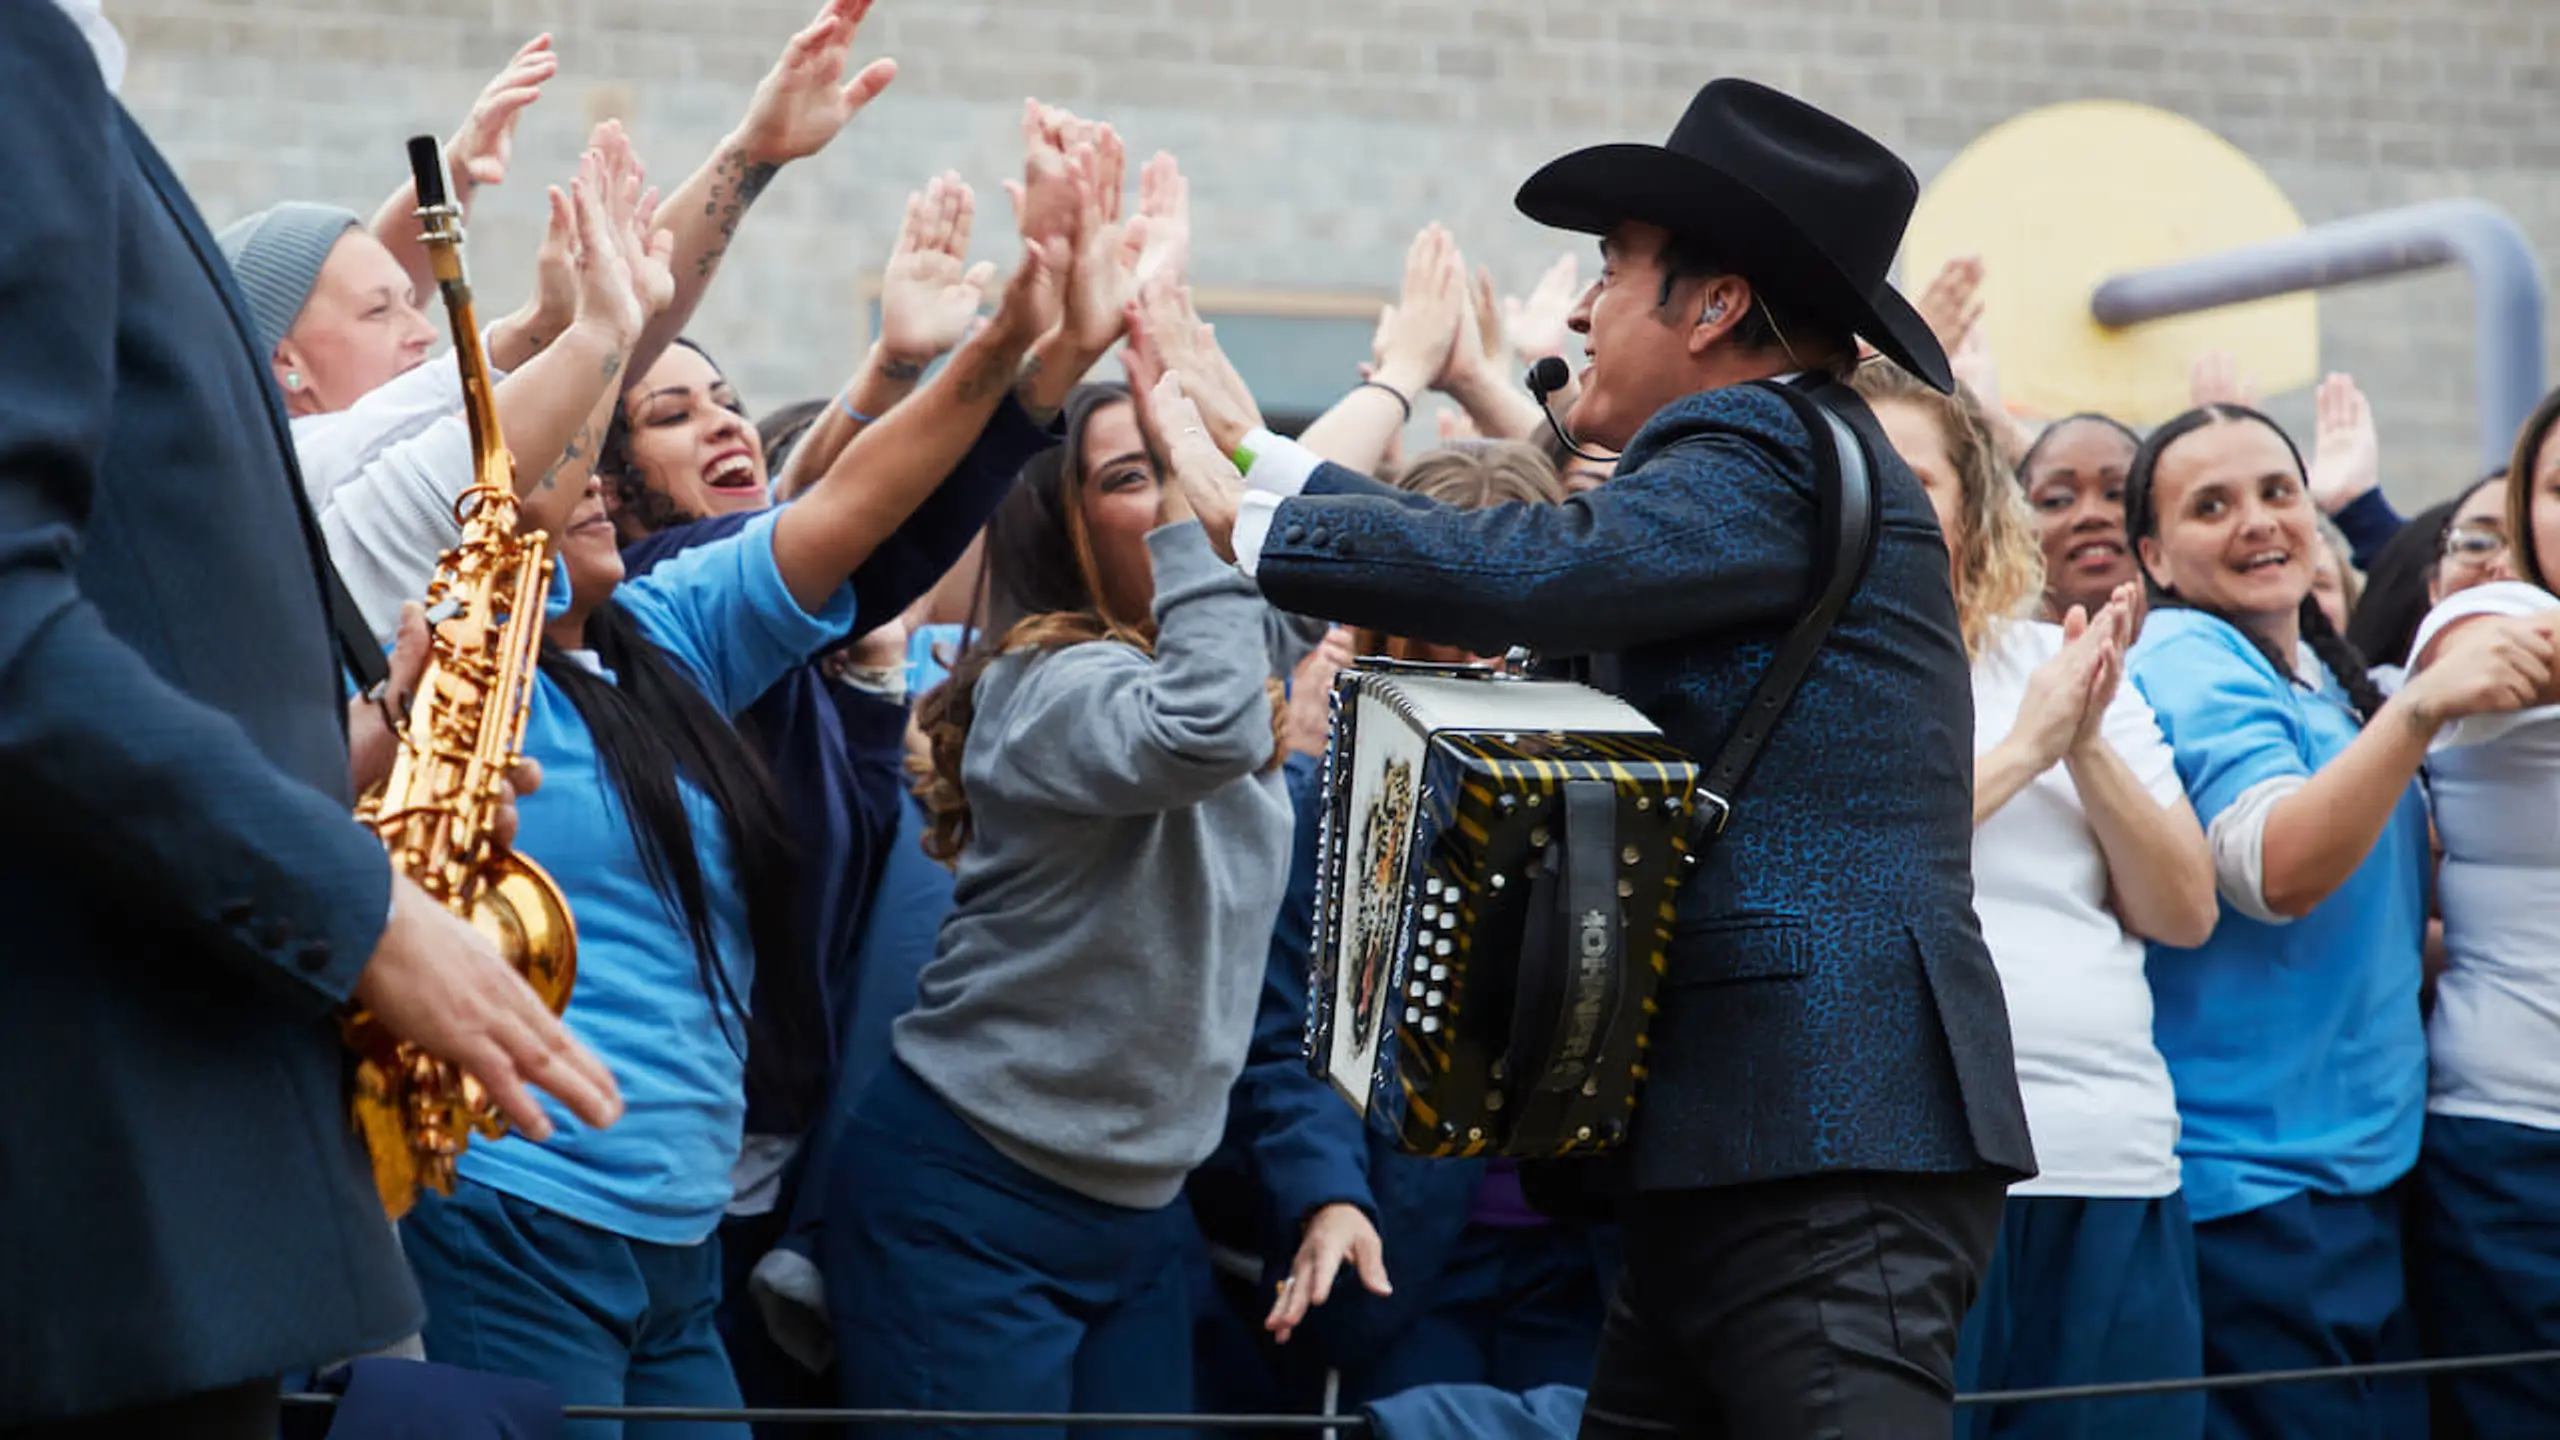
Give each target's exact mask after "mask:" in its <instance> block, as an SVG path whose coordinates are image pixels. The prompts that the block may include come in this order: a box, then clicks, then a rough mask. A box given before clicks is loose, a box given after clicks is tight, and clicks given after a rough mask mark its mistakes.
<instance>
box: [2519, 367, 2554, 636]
mask: <svg viewBox="0 0 2560 1440" xmlns="http://www.w3.org/2000/svg"><path fill="white" fill-rule="evenodd" d="M2555 428H2560V390H2554V391H2552V392H2551V393H2550V394H2548V395H2545V396H2543V397H2542V403H2541V404H2539V405H2536V406H2534V407H2533V413H2532V414H2530V415H2527V416H2526V417H2524V427H2523V428H2522V429H2520V430H2518V431H2517V432H2516V453H2515V458H2513V459H2511V460H2509V461H2508V462H2507V548H2508V549H2510V550H2512V551H2514V552H2515V557H2516V570H2517V571H2518V572H2519V573H2518V575H2517V578H2518V579H2520V580H2523V581H2524V582H2525V583H2526V584H2528V585H2533V586H2537V587H2539V588H2541V589H2543V590H2550V589H2552V584H2551V576H2552V572H2551V571H2549V570H2546V569H2544V568H2543V559H2542V551H2541V548H2540V547H2539V546H2537V545H2536V544H2535V543H2534V539H2533V477H2534V462H2535V461H2537V460H2539V459H2541V458H2542V446H2543V443H2544V442H2545V441H2548V440H2549V439H2550V438H2551V432H2552V431H2553V430H2554V429H2555ZM2552 559H2553V560H2554V561H2560V555H2555V556H2553V557H2552Z"/></svg>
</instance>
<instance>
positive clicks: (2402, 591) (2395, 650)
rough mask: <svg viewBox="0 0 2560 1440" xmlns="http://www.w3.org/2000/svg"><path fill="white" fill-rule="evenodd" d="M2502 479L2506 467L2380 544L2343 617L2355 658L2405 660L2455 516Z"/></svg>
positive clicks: (2428, 604)
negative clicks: (2359, 590)
mask: <svg viewBox="0 0 2560 1440" xmlns="http://www.w3.org/2000/svg"><path fill="white" fill-rule="evenodd" d="M2505 478H2507V472H2506V471H2505V470H2504V469H2498V470H2493V471H2491V472H2489V473H2488V474H2486V475H2483V476H2481V477H2480V478H2479V479H2477V480H2474V481H2472V482H2471V483H2470V484H2469V485H2466V486H2464V487H2463V488H2462V493H2461V494H2459V495H2456V496H2454V497H2453V498H2452V499H2450V500H2447V501H2444V502H2442V503H2440V504H2436V505H2430V506H2428V507H2427V508H2426V509H2424V510H2421V511H2419V512H2418V513H2417V514H2415V515H2412V516H2410V517H2409V518H2408V519H2407V520H2405V521H2403V522H2401V525H2400V528H2399V530H2398V531H2397V532H2395V533H2394V534H2393V535H2392V537H2391V538H2390V539H2388V540H2385V541H2384V542H2382V548H2381V549H2380V550H2377V551H2375V552H2374V555H2373V563H2372V564H2371V565H2369V566H2367V567H2365V572H2364V598H2363V599H2361V600H2359V601H2357V602H2356V608H2355V609H2354V610H2353V611H2352V612H2350V613H2349V614H2348V616H2347V643H2349V644H2351V645H2353V646H2355V647H2356V650H2357V652H2358V653H2359V654H2364V655H2372V656H2378V657H2380V658H2381V659H2382V660H2384V661H2386V662H2388V663H2391V664H2395V665H2396V664H2399V663H2401V662H2402V661H2403V660H2405V659H2406V658H2407V657H2408V654H2409V647H2410V646H2411V645H2413V644H2416V643H2417V639H2418V626H2419V625H2420V624H2421V623H2422V622H2424V621H2425V620H2426V618H2427V612H2428V611H2429V610H2431V609H2433V608H2434V605H2435V602H2434V601H2433V599H2431V598H2430V594H2429V592H2430V589H2431V587H2432V586H2433V584H2434V582H2435V578H2436V572H2437V570H2438V568H2439V567H2440V566H2442V565H2443V563H2444V542H2445V537H2446V536H2447V535H2449V534H2451V533H2452V531H2453V517H2454V516H2456V515H2458V514H2460V513H2461V512H2462V507H2463V506H2465V505H2468V504H2470V503H2471V497H2472V496H2474V495H2477V494H2479V493H2480V491H2481V490H2482V489H2483V488H2485V487H2487V486H2490V485H2494V484H2496V483H2497V482H2498V481H2500V480H2504V479H2505Z"/></svg>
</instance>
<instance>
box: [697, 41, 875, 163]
mask: <svg viewBox="0 0 2560 1440" xmlns="http://www.w3.org/2000/svg"><path fill="white" fill-rule="evenodd" d="M871 3H872V0H827V3H826V4H824V5H822V6H820V7H819V9H818V14H817V18H815V19H813V20H811V21H810V22H809V23H808V25H807V26H805V27H804V28H802V30H801V31H800V33H799V34H797V35H794V36H792V37H791V40H790V43H788V44H786V45H784V46H783V47H782V56H781V58H780V59H778V60H776V61H774V63H773V69H772V70H770V71H768V72H767V73H766V75H765V77H764V79H763V81H762V82H760V83H759V84H758V85H757V86H756V93H755V97H754V98H753V99H751V100H749V101H748V102H747V115H746V119H745V120H743V121H741V122H740V123H739V126H738V130H737V139H736V143H737V148H738V149H739V151H740V152H741V153H742V154H744V155H745V157H746V158H747V160H748V161H750V162H751V163H754V164H759V165H787V164H789V163H791V162H792V161H794V160H804V159H807V158H808V157H809V156H812V155H815V154H817V153H818V152H819V151H821V150H824V149H825V148H827V144H828V142H830V141H832V140H834V139H835V138H836V136H837V135H838V134H839V133H840V132H842V131H843V129H844V127H845V126H846V125H847V124H849V123H851V122H852V120H853V117H854V116H856V115H859V114H861V113H862V111H863V107H865V106H867V105H869V104H870V103H871V102H872V101H874V100H877V99H878V98H880V92H881V91H883V90H886V89H888V88H889V82H890V81H892V80H895V79H897V78H898V62H897V61H895V60H887V59H882V60H874V61H872V62H871V63H870V64H868V65H865V66H863V67H862V69H861V70H859V71H857V72H856V73H855V74H854V76H853V78H852V79H851V80H847V79H845V75H844V72H845V67H846V66H847V65H849V64H850V63H852V59H853V42H854V37H855V36H856V35H857V34H858V33H859V32H860V31H861V29H862V18H863V17H864V16H865V15H868V14H870V13H871Z"/></svg>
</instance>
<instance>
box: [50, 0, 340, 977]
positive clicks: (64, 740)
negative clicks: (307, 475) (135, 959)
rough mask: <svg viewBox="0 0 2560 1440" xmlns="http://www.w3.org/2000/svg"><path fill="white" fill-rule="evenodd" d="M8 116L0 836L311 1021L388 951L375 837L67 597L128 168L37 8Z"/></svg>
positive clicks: (101, 411)
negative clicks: (54, 854) (123, 169)
mask: <svg viewBox="0 0 2560 1440" xmlns="http://www.w3.org/2000/svg"><path fill="white" fill-rule="evenodd" d="M0 113H5V114H6V115H7V117H8V118H7V130H8V133H9V135H10V136H11V143H10V144H8V145H6V146H0V193H5V194H8V195H10V196H11V197H13V201H12V214H11V219H10V221H9V223H8V224H7V225H5V226H0V315H6V316H7V317H8V323H6V324H5V325H0V394H6V395H7V396H8V397H9V403H8V404H7V405H6V406H0V826H5V827H6V828H8V829H9V830H12V831H14V832H17V837H18V840H19V843H21V844H30V845H32V844H43V845H45V846H48V847H50V848H52V849H54V850H56V851H67V852H69V853H70V854H72V855H74V856H76V857H77V859H78V860H79V861H80V862H82V863H85V864H87V865H90V866H94V867H95V868H96V869H97V870H98V871H99V872H101V873H106V874H112V875H114V876H115V877H116V884H117V885H118V887H119V891H120V893H122V894H125V895H128V896H130V897H132V900H133V902H134V904H135V905H136V906H137V907H138V908H141V909H144V910H146V911H149V912H154V913H155V914H156V915H157V916H159V917H160V918H162V919H163V920H164V923H168V924H171V925H172V926H173V927H174V928H176V929H177V930H179V931H181V932H182V933H186V934H190V935H192V936H194V937H197V938H198V939H200V940H201V941H202V942H203V952H202V953H204V954H208V955H211V956H215V957H219V958H220V959H221V960H222V961H224V962H228V963H229V964H231V965H233V966H234V967H236V969H237V970H238V972H239V973H240V974H242V975H243V976H244V978H245V977H253V976H254V977H257V978H258V979H259V980H261V981H272V980H274V979H276V978H279V977H280V978H282V979H283V980H285V981H287V982H289V983H288V984H287V985H286V986H285V987H284V988H285V993H287V994H290V995H294V996H297V997H299V999H300V1000H301V1001H302V1002H305V1003H307V1004H308V1006H309V1007H310V1009H311V1010H312V1012H313V1013H315V1014H317V1013H320V1012H323V1011H325V1009H326V1008H327V1007H328V1006H330V1005H333V1004H335V1003H337V1002H338V1001H340V1000H342V999H344V998H345V996H346V995H347V993H348V991H349V990H350V989H351V988H352V987H353V985H354V983H355V978H356V976H357V974H359V973H360V972H361V971H362V969H363V967H364V965H365V962H366V961H367V960H368V959H369V958H370V957H371V955H372V952H373V947H374V944H375V942H376V941H377V940H378V939H379V937H380V934H381V930H382V926H383V923H384V919H385V915H386V912H387V911H388V909H389V901H390V863H389V860H388V859H387V857H386V856H385V855H384V854H383V850H382V846H381V844H380V842H379V841H377V840H376V839H375V838H374V836H373V835H372V833H371V832H369V831H367V830H365V829H364V828H363V827H361V826H359V825H357V824H356V823H355V822H354V820H353V819H351V818H350V817H349V815H348V814H347V811H346V809H345V808H344V806H343V805H342V804H340V803H339V801H338V800H337V799H335V798H334V797H332V796H328V795H324V794H321V793H320V792H318V791H316V790H313V789H311V788H310V787H308V786H306V785H303V784H300V783H298V782H296V781H295V780H293V779H292V778H290V777H288V776H287V775H285V774H284V773H282V772H281V771H279V770H277V769H276V767H275V766H274V765H273V764H271V763H270V762H269V761H268V759H267V758H266V757H265V756H264V755H263V754H262V753H261V752H260V751H259V749H258V748H257V746H256V745H255V744H254V743H252V742H251V740H250V738H249V737H248V735H247V734H246V733H245V732H244V731H243V730H242V729H241V728H240V727H239V726H238V725H237V724H236V723H235V722H234V721H232V719H231V718H230V717H228V716H226V715H223V714H222V713H220V712H218V711H215V710H213V709H211V708H209V707H207V706H205V705H202V704H200V703H198V702H196V701H195V700H193V699H191V698H189V697H187V696H186V695H184V694H182V693H180V692H179V691H177V690H176V689H174V688H173V687H171V686H170V685H169V684H168V683H167V682H165V681H163V680H162V679H161V678H160V677H159V676H158V675H157V674H156V673H155V672H154V671H153V670H152V669H151V667H150V666H149V665H148V664H147V663H145V662H144V660H143V659H142V658H141V656H139V655H137V654H136V653H134V651H133V650H132V649H131V648H130V647H129V646H127V645H126V644H125V643H124V642H123V641H121V640H120V639H118V638H117V637H116V636H115V635H114V634H112V633H111V632H110V631H109V630H108V628H107V626H106V623H105V621H104V619H103V617H101V616H100V614H99V613H98V611H97V609H96V607H95V606H94V605H93V604H92V603H91V602H90V601H89V600H87V599H86V598H85V597H84V596H83V595H82V594H81V590H80V585H79V581H78V578H77V572H76V566H77V563H78V559H79V555H80V551H81V543H82V531H83V527H84V525H85V524H86V522H87V520H88V517H89V514H90V510H91V507H92V505H93V503H94V501H95V498H96V493H97V487H98V483H99V476H98V466H99V462H100V457H101V455H102V454H103V453H104V451H105V448H106V443H107V436H108V432H109V429H110V427H111V426H112V425H113V423H114V414H113V407H114V402H115V393H116V341H115V335H116V324H117V320H116V310H117V288H116V265H117V263H118V251H119V249H120V247H119V246H118V245H116V244H115V243H114V241H115V237H116V236H117V235H118V234H119V233H120V232H119V217H118V215H117V214H116V201H115V193H114V185H115V177H116V175H117V173H118V166H119V164H120V163H121V162H120V161H119V158H118V157H117V156H116V155H115V153H114V150H113V147H112V145H111V144H110V141H109V138H108V137H109V133H110V129H111V127H112V126H113V125H114V124H115V119H114V115H113V111H112V108H111V105H110V102H109V101H108V99H107V95H106V92H105V90H104V89H102V88H101V86H100V84H99V79H98V73H97V68H96V66H95V64H94V63H93V62H92V61H91V59H90V57H89V53H88V49H87V46H86V45H85V44H84V43H83V42H82V41H81V39H80V37H79V34H78V32H77V31H76V30H74V29H73V28H72V26H71V25H70V24H69V23H68V22H67V21H65V20H64V19H63V18H62V16H61V15H60V13H59V12H58V11H56V10H55V9H54V7H52V6H50V5H33V6H29V5H12V6H5V7H0ZM169 483H170V484H171V485H172V486H173V487H174V486H176V485H178V484H179V483H181V482H180V481H179V480H178V479H177V478H176V477H171V479H170V481H169ZM274 483H277V484H284V483H287V477H285V476H284V475H282V474H278V475H277V476H275V477H274ZM208 603H210V601H208ZM187 953H188V954H189V955H192V954H195V953H197V952H194V951H189V952H187ZM172 963H182V962H181V961H180V960H178V959H175V958H173V960H172Z"/></svg>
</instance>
